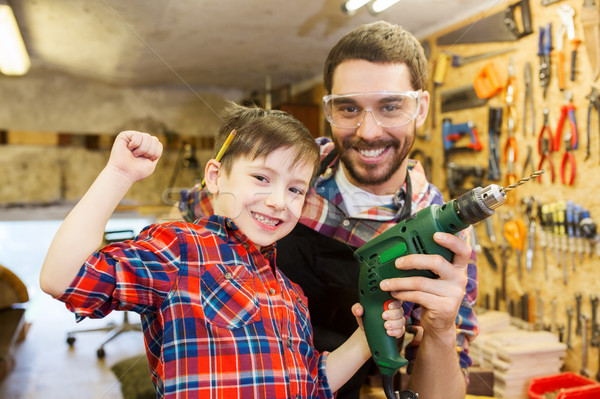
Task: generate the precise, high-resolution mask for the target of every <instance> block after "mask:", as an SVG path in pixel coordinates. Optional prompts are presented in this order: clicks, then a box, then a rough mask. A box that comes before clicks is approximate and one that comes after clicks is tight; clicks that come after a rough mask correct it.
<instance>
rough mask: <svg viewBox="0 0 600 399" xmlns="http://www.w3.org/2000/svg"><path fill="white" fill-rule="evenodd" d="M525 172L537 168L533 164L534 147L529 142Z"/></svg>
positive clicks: (524, 165) (533, 170)
mask: <svg viewBox="0 0 600 399" xmlns="http://www.w3.org/2000/svg"><path fill="white" fill-rule="evenodd" d="M522 170H523V173H533V172H535V171H536V170H537V169H536V168H535V167H534V166H533V147H532V146H531V144H527V155H526V156H525V162H523V169H522Z"/></svg>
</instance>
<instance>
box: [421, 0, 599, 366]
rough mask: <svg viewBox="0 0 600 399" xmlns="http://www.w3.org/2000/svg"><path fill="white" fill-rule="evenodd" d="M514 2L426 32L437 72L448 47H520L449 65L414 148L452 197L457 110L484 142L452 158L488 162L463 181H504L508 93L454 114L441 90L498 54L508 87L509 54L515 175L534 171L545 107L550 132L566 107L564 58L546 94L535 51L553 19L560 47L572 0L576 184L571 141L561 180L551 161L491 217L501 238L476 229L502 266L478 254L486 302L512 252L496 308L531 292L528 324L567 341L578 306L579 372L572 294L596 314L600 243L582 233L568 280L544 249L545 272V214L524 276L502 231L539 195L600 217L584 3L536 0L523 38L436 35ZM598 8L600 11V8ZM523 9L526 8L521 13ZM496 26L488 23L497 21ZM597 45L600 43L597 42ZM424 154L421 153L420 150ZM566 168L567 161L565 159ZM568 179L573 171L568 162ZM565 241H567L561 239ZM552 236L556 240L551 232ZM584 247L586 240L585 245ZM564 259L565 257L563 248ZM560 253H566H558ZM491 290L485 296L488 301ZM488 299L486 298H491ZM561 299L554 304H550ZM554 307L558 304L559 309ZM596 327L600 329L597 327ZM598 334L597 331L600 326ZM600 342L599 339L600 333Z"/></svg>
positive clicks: (516, 305)
mask: <svg viewBox="0 0 600 399" xmlns="http://www.w3.org/2000/svg"><path fill="white" fill-rule="evenodd" d="M513 3H515V1H511V2H502V4H500V5H499V6H498V7H496V8H494V9H491V10H489V11H488V12H486V13H485V14H483V15H479V16H477V17H475V18H473V19H472V20H469V21H466V22H465V23H464V24H461V25H459V26H455V27H452V28H451V29H448V30H447V31H444V32H439V33H438V34H436V35H435V36H433V37H430V38H428V39H427V43H428V44H429V46H430V47H431V56H430V62H431V66H432V68H431V69H432V71H433V70H434V69H435V65H436V60H437V59H438V56H439V55H440V54H441V53H442V52H443V51H449V52H452V53H456V54H460V55H462V56H469V55H475V54H480V53H487V52H490V51H496V50H501V49H508V48H511V47H514V48H515V50H514V51H511V52H509V53H505V54H502V55H498V56H494V57H492V58H488V59H485V60H480V61H477V62H473V63H470V64H467V65H464V66H461V67H451V66H450V67H449V68H448V70H447V73H446V75H445V79H443V81H442V82H443V84H441V85H439V86H438V87H437V88H436V89H435V92H436V97H437V101H436V102H435V106H436V107H437V112H436V118H435V128H433V127H432V122H433V121H432V118H431V113H430V118H429V121H428V122H429V125H428V126H427V127H425V128H424V129H422V131H420V132H419V133H420V134H421V135H425V134H426V133H427V129H430V130H429V133H430V134H431V139H430V140H429V141H427V140H424V139H422V138H421V139H419V140H417V141H416V143H415V148H416V149H420V150H422V151H423V152H424V153H425V154H426V155H428V156H430V157H431V159H430V161H431V160H433V164H432V169H431V175H432V181H433V183H434V184H436V185H437V186H438V187H440V188H444V190H445V195H446V197H447V198H449V191H448V189H449V187H448V185H447V182H446V176H447V174H448V168H447V167H445V166H444V164H443V161H442V160H443V159H444V150H443V129H442V121H443V119H444V118H451V120H452V123H453V124H461V123H466V122H473V123H474V125H475V127H476V129H477V132H478V136H479V140H480V142H481V144H482V147H483V148H482V150H481V151H473V152H460V153H456V154H451V155H450V156H449V161H451V162H454V163H456V164H458V165H463V166H466V167H476V166H478V167H482V168H484V169H485V171H486V174H485V175H484V177H483V179H481V181H480V182H476V181H474V180H476V179H473V177H468V178H466V179H465V180H466V181H465V183H466V184H465V187H464V190H463V191H466V189H469V188H472V187H473V186H474V184H473V183H478V184H477V185H482V186H485V185H488V184H491V183H496V184H500V185H501V186H505V185H506V184H507V169H508V168H507V162H506V159H505V157H504V151H505V146H506V143H507V138H508V132H507V110H506V104H505V101H504V99H505V91H503V92H501V93H500V94H498V95H496V96H494V97H492V98H490V99H489V100H488V102H487V104H486V105H484V106H479V107H474V108H468V109H464V110H457V111H452V112H447V113H441V109H440V101H439V99H440V97H441V95H442V94H443V93H444V92H445V91H447V90H451V89H454V88H458V87H460V86H463V85H467V84H472V83H473V80H474V77H475V76H476V75H477V74H478V73H479V72H480V71H481V69H482V67H483V66H484V65H486V63H487V62H489V61H492V62H493V64H494V66H495V69H496V70H497V72H498V75H499V76H500V79H501V82H502V84H503V85H506V82H507V80H508V68H509V64H510V63H511V62H512V65H513V70H514V79H515V81H514V82H515V89H516V90H515V94H514V97H515V99H514V105H515V107H514V111H516V112H515V114H514V122H515V123H514V138H515V141H516V149H517V151H516V154H515V168H514V173H515V175H516V177H517V178H520V177H521V176H525V175H529V174H530V173H531V169H530V168H527V169H524V166H523V165H524V162H525V160H526V156H527V153H528V148H531V150H532V157H533V165H534V166H533V167H534V168H536V169H537V167H538V163H539V162H540V155H539V154H538V135H539V132H540V129H541V127H542V124H543V112H544V109H545V108H547V109H548V110H549V125H550V129H551V131H552V135H553V136H554V135H555V134H556V129H557V124H558V121H559V117H560V113H561V106H562V105H563V103H564V93H563V92H561V91H560V90H559V87H558V81H557V67H556V65H557V63H556V60H557V58H556V56H555V55H554V54H555V53H553V55H552V57H551V77H550V80H549V86H548V89H547V93H546V96H545V97H544V95H543V91H542V88H541V86H540V77H539V74H538V67H539V65H540V60H539V57H538V39H539V28H540V27H541V26H545V25H546V24H547V23H552V43H553V45H554V46H556V44H557V40H558V35H559V31H560V26H561V19H560V17H559V14H558V9H559V7H560V6H561V5H569V6H571V7H572V8H573V9H574V10H575V15H574V18H573V20H574V27H575V37H576V38H578V39H581V40H582V42H581V45H580V46H579V47H578V51H577V57H576V73H575V80H574V81H571V80H569V73H570V50H571V45H570V44H569V41H568V39H567V37H566V35H565V39H564V51H565V61H564V68H565V75H566V80H565V81H566V88H565V92H566V91H570V92H571V93H572V95H573V100H572V101H573V104H574V105H575V118H576V122H577V128H578V133H579V146H578V149H576V150H574V151H573V154H574V159H575V164H576V176H575V180H574V183H573V185H572V186H569V185H566V184H562V183H561V175H560V173H561V172H560V168H561V160H562V157H563V154H564V153H565V147H564V143H563V142H561V146H560V150H559V151H558V152H553V153H551V154H550V157H551V159H552V162H553V164H554V169H555V174H556V178H555V181H554V183H552V182H551V176H550V175H551V173H550V171H549V170H548V165H547V164H546V165H544V167H545V169H546V173H545V174H544V175H543V177H542V182H541V183H539V182H537V181H534V182H529V183H527V184H525V185H523V186H521V187H519V188H518V189H517V190H515V191H512V192H511V193H510V194H508V198H509V202H513V205H509V206H506V205H505V206H503V207H501V208H499V209H498V210H497V212H496V215H494V216H493V218H492V221H493V225H494V230H495V237H496V240H497V243H496V244H492V243H491V240H490V237H489V236H488V235H487V234H486V231H485V228H484V225H483V223H480V224H479V225H478V226H476V232H477V236H478V238H479V241H480V244H481V246H482V247H487V248H489V249H490V250H491V254H492V256H493V258H494V259H495V261H496V263H497V270H494V269H493V268H492V267H491V263H490V262H488V260H487V259H486V257H485V256H484V254H483V253H480V254H479V255H478V256H479V261H478V264H479V290H480V291H479V292H480V296H479V305H480V306H486V305H487V306H489V307H490V308H494V303H495V300H496V297H497V292H498V290H499V288H500V287H501V281H502V274H501V265H502V262H503V260H506V262H507V264H506V266H507V272H506V294H507V296H506V299H507V300H506V301H505V300H504V298H502V297H501V295H500V297H499V298H498V299H499V310H510V309H513V311H514V312H515V313H519V314H520V310H519V309H520V301H521V299H522V297H523V295H524V294H527V295H528V300H529V302H528V303H529V306H528V308H529V321H530V322H531V326H532V327H533V325H541V324H543V326H544V327H545V328H551V329H552V331H554V332H556V333H557V334H558V333H559V329H564V330H563V333H562V335H563V342H566V340H567V336H568V335H569V331H568V326H569V321H568V316H567V309H574V313H573V317H572V318H571V324H570V336H571V341H570V345H571V348H570V349H569V350H568V355H567V358H566V362H565V368H566V370H570V371H576V372H580V370H581V369H582V339H581V338H582V337H581V335H576V334H575V329H576V325H577V320H576V315H577V304H576V300H575V297H576V295H581V297H582V302H581V307H580V309H581V314H583V315H586V316H587V317H588V319H589V320H591V319H592V317H593V315H592V306H591V297H594V296H597V295H598V293H599V292H600V278H598V277H600V271H599V270H600V269H599V262H600V254H598V253H596V247H594V246H593V245H591V244H592V242H591V241H592V240H584V239H580V240H579V243H580V244H584V243H585V244H586V245H588V247H587V248H588V249H589V248H591V253H585V254H583V256H582V259H581V260H580V258H579V254H575V257H574V258H575V261H576V262H575V263H576V267H575V269H574V268H573V266H572V258H571V254H570V253H567V255H566V257H565V258H566V259H567V268H566V273H567V283H566V284H565V283H564V282H563V273H564V270H563V264H562V263H561V261H559V259H557V256H556V255H555V251H556V250H555V249H552V250H550V249H547V253H546V257H547V270H548V275H547V277H546V276H545V271H544V268H545V265H544V252H543V251H542V249H541V244H542V241H541V240H540V237H541V236H543V234H542V233H541V231H540V228H539V221H538V220H537V219H536V222H538V224H537V226H536V235H535V237H536V240H535V251H534V252H533V262H532V269H531V271H527V270H526V251H527V248H528V243H527V241H525V243H524V247H523V250H522V254H521V263H522V266H521V267H522V268H523V269H522V270H523V271H522V275H521V276H519V273H518V268H517V256H516V254H515V251H514V250H513V251H512V253H510V254H507V255H503V254H502V252H501V248H500V246H501V243H502V232H503V228H504V222H505V221H506V220H524V219H523V213H522V212H521V208H520V207H519V204H520V203H521V201H522V200H526V199H528V198H531V197H534V198H535V200H536V201H538V202H539V203H542V204H551V203H556V202H558V201H573V202H574V203H575V204H578V205H580V206H581V207H583V208H584V209H588V210H589V212H590V216H591V218H592V220H593V221H594V222H597V221H598V220H600V207H599V205H600V198H599V196H598V195H597V192H598V191H597V186H598V183H599V182H600V178H599V175H600V125H599V123H600V122H599V120H598V114H597V113H596V112H593V113H592V120H591V123H592V126H591V137H590V138H589V141H588V138H587V128H586V125H587V122H588V120H587V118H588V116H587V112H588V104H589V101H588V100H587V99H586V96H587V95H588V94H589V93H590V92H591V90H592V87H600V84H599V83H598V81H594V79H593V77H592V70H591V66H590V61H589V58H588V53H587V51H586V50H587V48H586V46H588V45H589V44H588V43H586V40H585V38H584V36H583V29H582V23H581V17H582V3H583V2H582V1H580V0H577V1H571V0H565V1H558V2H554V3H553V4H550V5H548V6H542V5H541V3H542V1H541V0H531V1H530V7H531V19H532V28H533V34H530V35H528V36H525V37H523V38H521V39H520V40H518V41H513V42H496V43H493V42H490V43H478V44H453V45H447V46H438V45H437V44H436V38H437V37H439V36H441V35H443V34H445V33H447V32H450V31H452V30H454V29H456V28H458V27H460V26H466V25H468V24H471V23H473V22H476V21H478V20H480V19H481V18H484V17H486V16H489V15H492V14H494V13H495V12H498V11H502V10H503V9H504V8H505V7H506V6H507V5H508V4H513ZM596 12H598V11H596ZM517 16H518V17H519V15H518V14H517ZM490 30H491V27H490ZM596 51H600V49H596ZM527 63H530V65H531V70H532V72H533V74H532V99H533V107H534V115H533V116H534V117H535V129H534V130H532V129H531V122H530V119H529V118H531V112H530V111H529V110H528V112H529V115H528V116H527V120H526V122H525V124H524V121H523V118H524V116H523V115H524V106H525V105H524V99H525V77H524V74H525V66H526V64H527ZM429 91H430V92H433V91H434V90H433V85H431V87H430V89H429ZM489 107H502V108H503V109H504V118H503V125H502V129H501V135H500V139H499V144H500V148H499V150H500V167H501V172H502V176H501V179H500V180H499V181H492V180H489V179H487V178H486V177H487V171H488V158H489V148H490V146H489V145H490V140H489V135H488V132H489V129H488V113H489ZM568 132H569V122H568V118H567V120H566V121H565V125H564V128H563V133H562V134H563V135H565V134H567V133H568ZM468 143H469V140H468V138H467V137H463V138H461V139H460V140H459V141H456V142H453V143H452V144H453V146H454V147H464V146H467V144H468ZM588 146H589V149H590V154H589V157H586V151H587V148H588ZM417 159H419V158H418V157H417ZM567 166H568V165H567ZM567 178H568V170H567ZM561 240H562V239H561ZM552 242H555V239H552ZM560 242H561V243H562V245H563V247H562V248H561V252H562V251H565V250H566V251H567V252H568V251H571V250H573V249H574V248H576V247H577V244H575V243H573V242H570V241H568V242H567V241H566V240H562V241H560ZM509 247H510V245H509ZM584 248H585V246H584ZM561 258H562V255H561ZM561 260H562V259H561ZM536 297H539V298H540V299H541V301H543V320H542V319H541V315H539V314H538V313H536V312H539V309H540V307H538V306H541V305H540V303H541V301H537V303H536V301H535V299H536ZM486 298H487V299H486ZM486 301H487V302H488V303H487V304H486ZM511 303H512V305H511ZM553 303H554V306H552V305H551V304H553ZM553 309H554V310H553ZM591 324H592V323H591V322H588V331H587V332H586V333H587V337H588V342H590V339H591V338H592V330H594V331H596V332H597V331H598V326H597V325H596V326H595V327H594V328H593V329H592V326H591ZM597 334H598V333H597ZM598 338H600V334H598ZM599 340H600V339H599ZM599 357H600V353H599V351H598V347H597V346H595V347H590V348H589V350H588V362H587V364H586V365H583V366H584V367H586V368H587V369H589V370H590V371H591V372H592V375H596V372H598V363H599Z"/></svg>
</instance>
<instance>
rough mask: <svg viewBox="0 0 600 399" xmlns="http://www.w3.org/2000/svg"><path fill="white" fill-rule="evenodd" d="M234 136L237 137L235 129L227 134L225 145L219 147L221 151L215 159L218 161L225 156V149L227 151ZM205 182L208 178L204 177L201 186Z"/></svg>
mask: <svg viewBox="0 0 600 399" xmlns="http://www.w3.org/2000/svg"><path fill="white" fill-rule="evenodd" d="M234 137H235V129H233V130H232V131H231V133H229V136H227V138H226V139H225V142H224V143H223V145H222V146H221V149H219V152H218V153H217V156H216V157H215V161H217V162H220V161H221V158H223V155H225V151H227V148H228V147H229V145H230V144H231V142H232V141H233V138H234ZM205 184H206V180H204V179H202V184H201V187H204V185H205Z"/></svg>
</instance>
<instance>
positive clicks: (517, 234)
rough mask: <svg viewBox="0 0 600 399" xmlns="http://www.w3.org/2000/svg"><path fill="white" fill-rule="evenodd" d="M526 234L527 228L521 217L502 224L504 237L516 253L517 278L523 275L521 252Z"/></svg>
mask: <svg viewBox="0 0 600 399" xmlns="http://www.w3.org/2000/svg"><path fill="white" fill-rule="evenodd" d="M526 234H527V229H526V227H525V223H524V222H523V221H522V220H521V219H515V220H509V221H508V222H506V223H505V224H504V238H506V240H507V241H508V242H509V243H510V246H511V247H512V248H513V250H514V251H515V253H516V254H517V271H518V272H519V279H521V276H522V275H523V271H522V269H523V264H522V263H521V253H522V252H523V244H524V243H525V235H526Z"/></svg>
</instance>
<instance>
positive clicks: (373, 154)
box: [359, 148, 385, 158]
mask: <svg viewBox="0 0 600 399" xmlns="http://www.w3.org/2000/svg"><path fill="white" fill-rule="evenodd" d="M383 151H385V148H378V149H376V150H359V152H360V153H361V154H362V155H363V156H365V157H372V158H373V157H376V156H379V155H381V153H382V152H383Z"/></svg>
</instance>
